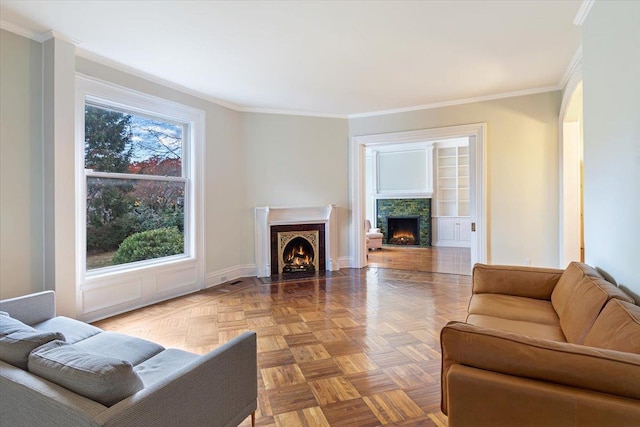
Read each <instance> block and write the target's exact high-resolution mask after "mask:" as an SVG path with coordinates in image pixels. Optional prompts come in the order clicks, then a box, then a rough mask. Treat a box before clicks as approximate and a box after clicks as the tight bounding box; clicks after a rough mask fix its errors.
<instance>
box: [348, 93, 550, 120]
mask: <svg viewBox="0 0 640 427" xmlns="http://www.w3.org/2000/svg"><path fill="white" fill-rule="evenodd" d="M560 89H561V88H560V87H559V86H544V87H539V88H534V89H526V90H519V91H515V92H504V93H498V94H494V95H485V96H478V97H475V98H464V99H457V100H455V101H445V102H438V103H434V104H423V105H416V106H414V107H406V108H396V109H393V110H382V111H372V112H368V113H357V114H349V116H348V118H350V119H356V118H361V117H372V116H384V115H386V114H396V113H406V112H409V111H419V110H431V109H434V108H442V107H451V106H455V105H463V104H472V103H474V102H484V101H494V100H496V99H504V98H513V97H516V96H525V95H535V94H538V93H545V92H553V91H556V90H560Z"/></svg>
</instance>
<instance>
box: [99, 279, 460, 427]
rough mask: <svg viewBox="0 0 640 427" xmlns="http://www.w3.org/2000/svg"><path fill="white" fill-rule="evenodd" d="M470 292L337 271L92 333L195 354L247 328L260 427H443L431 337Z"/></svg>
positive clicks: (188, 302)
mask: <svg viewBox="0 0 640 427" xmlns="http://www.w3.org/2000/svg"><path fill="white" fill-rule="evenodd" d="M469 294H470V278H469V277H468V276H458V275H446V274H437V273H424V272H410V271H399V270H386V269H376V268H368V269H362V270H350V269H343V270H341V271H340V272H337V273H334V274H332V275H327V277H322V278H310V279H305V280H300V281H286V282H274V283H264V282H263V281H261V280H259V279H256V278H245V279H243V280H241V281H239V283H236V284H227V285H223V286H219V287H216V288H211V289H208V290H204V291H201V292H197V293H195V294H191V295H188V296H185V297H181V298H177V299H174V300H171V301H167V302H163V303H160V304H156V305H153V306H150V307H146V308H143V309H139V310H136V311H133V312H130V313H125V314H123V315H120V316H116V317H113V318H110V319H106V320H103V321H100V322H97V323H96V325H97V326H99V327H101V328H103V329H106V330H111V331H118V332H123V333H127V334H131V335H135V336H138V337H141V338H146V339H150V340H153V341H156V342H158V343H160V344H162V345H164V346H166V347H176V348H181V349H184V350H188V351H192V352H195V353H205V352H207V351H209V350H211V349H213V348H215V347H217V346H218V345H219V344H221V343H224V342H226V341H228V340H229V339H230V338H232V337H234V336H236V335H238V334H240V333H241V332H243V331H245V330H254V331H256V332H257V336H258V372H259V375H258V379H257V380H258V387H259V397H258V412H257V425H259V426H287V427H290V426H329V425H330V426H358V427H366V426H379V425H397V426H400V425H402V426H433V425H437V426H445V425H446V417H445V416H444V415H443V414H442V413H441V412H440V344H439V333H440V329H441V328H442V326H444V324H445V323H446V322H447V321H449V320H463V319H464V318H465V315H466V307H467V301H468V297H469ZM241 425H242V426H248V425H250V422H249V420H246V421H245V422H243V424H241Z"/></svg>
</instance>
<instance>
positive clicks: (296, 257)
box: [285, 245, 311, 265]
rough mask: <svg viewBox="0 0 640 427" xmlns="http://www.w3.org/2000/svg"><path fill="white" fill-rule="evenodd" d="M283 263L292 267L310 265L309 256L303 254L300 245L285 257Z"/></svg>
mask: <svg viewBox="0 0 640 427" xmlns="http://www.w3.org/2000/svg"><path fill="white" fill-rule="evenodd" d="M285 262H286V263H287V264H292V265H308V264H310V263H311V256H310V255H309V254H307V253H305V251H304V248H303V247H302V245H300V246H298V248H296V249H294V250H292V251H291V252H290V253H289V255H287V258H286V259H285Z"/></svg>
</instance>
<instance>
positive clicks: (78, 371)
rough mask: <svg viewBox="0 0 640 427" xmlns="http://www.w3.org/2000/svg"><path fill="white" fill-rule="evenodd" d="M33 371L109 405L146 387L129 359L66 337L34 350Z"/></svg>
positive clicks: (30, 368) (32, 355)
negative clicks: (82, 346)
mask: <svg viewBox="0 0 640 427" xmlns="http://www.w3.org/2000/svg"><path fill="white" fill-rule="evenodd" d="M29 372H31V373H33V374H35V375H38V376H40V377H42V378H44V379H47V380H49V381H51V382H53V383H56V384H58V385H60V386H62V387H64V388H66V389H69V390H71V391H73V392H75V393H77V394H80V395H82V396H84V397H87V398H89V399H91V400H95V401H96V402H99V403H102V404H103V405H105V406H112V405H114V404H116V403H118V402H119V401H121V400H122V399H124V398H126V397H129V396H131V395H132V394H134V393H135V392H137V391H139V390H142V389H143V387H144V385H143V383H142V380H141V379H140V377H139V376H138V374H137V373H136V372H135V371H134V370H133V366H132V365H131V364H130V363H129V362H126V361H124V360H118V359H115V358H112V357H104V356H100V355H96V354H92V353H87V352H85V351H83V350H81V349H79V348H77V347H76V346H74V345H72V344H69V343H66V342H63V341H53V342H50V343H48V344H45V345H43V346H42V347H40V348H38V349H36V350H34V351H33V352H32V353H31V355H29Z"/></svg>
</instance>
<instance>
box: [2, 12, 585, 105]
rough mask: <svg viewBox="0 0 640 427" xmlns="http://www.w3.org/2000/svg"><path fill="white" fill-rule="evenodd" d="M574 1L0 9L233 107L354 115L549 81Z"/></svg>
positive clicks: (29, 26) (534, 87)
mask: <svg viewBox="0 0 640 427" xmlns="http://www.w3.org/2000/svg"><path fill="white" fill-rule="evenodd" d="M580 5H581V1H577V0H575V1H574V0H562V1H560V0H557V1H554V0H549V1H523V0H521V1H480V0H474V1H106V0H103V1H55V0H52V1H28V0H19V1H15V0H1V1H0V18H1V20H2V24H3V25H2V26H3V28H9V29H15V28H20V29H21V30H24V31H26V32H28V33H30V34H39V33H44V32H46V31H48V30H53V31H55V32H59V33H61V34H64V35H65V36H67V37H69V38H71V39H75V40H77V41H78V48H79V52H80V54H81V55H84V56H88V57H90V58H93V59H95V55H98V56H100V57H102V58H104V59H107V60H109V61H114V62H116V63H119V64H123V65H125V66H126V67H129V68H132V69H133V70H136V72H139V73H144V74H147V75H149V76H153V77H155V78H159V79H162V80H165V81H167V82H170V83H171V84H172V85H174V86H178V87H182V88H184V89H187V90H189V91H190V92H197V93H199V94H201V95H202V96H203V97H206V98H213V99H216V100H219V101H222V102H223V103H225V104H226V105H229V106H231V107H232V108H236V109H238V110H278V111H289V112H293V111H295V112H300V113H325V114H332V115H353V114H359V113H367V112H376V111H386V110H395V109H407V108H411V107H416V106H423V105H433V104H442V103H450V102H452V101H458V100H463V99H471V98H487V97H498V96H500V95H502V94H507V93H513V92H517V93H532V92H541V91H545V90H552V89H557V88H558V87H559V85H560V84H561V81H562V79H563V75H564V73H565V71H566V70H567V68H568V66H569V65H570V62H571V60H572V57H573V55H574V53H575V52H576V50H577V48H578V47H579V45H580V27H578V26H575V25H574V24H573V19H574V17H575V16H576V13H577V12H578V10H579V8H580ZM36 38H37V37H36Z"/></svg>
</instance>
